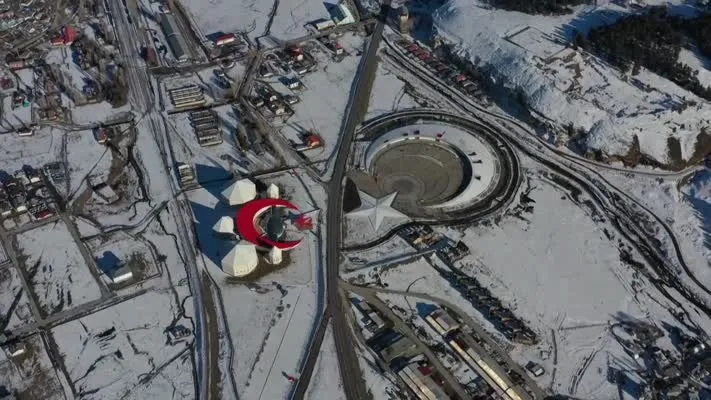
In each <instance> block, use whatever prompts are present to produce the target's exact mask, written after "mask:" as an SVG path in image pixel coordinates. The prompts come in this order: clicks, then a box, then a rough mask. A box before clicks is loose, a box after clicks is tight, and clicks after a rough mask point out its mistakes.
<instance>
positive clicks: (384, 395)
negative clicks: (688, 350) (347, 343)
mask: <svg viewBox="0 0 711 400" xmlns="http://www.w3.org/2000/svg"><path fill="white" fill-rule="evenodd" d="M357 351H358V353H359V354H358V355H359V356H360V357H358V362H359V364H360V370H361V371H362V372H363V379H364V380H365V386H366V389H367V390H368V391H369V392H370V393H372V395H373V399H374V400H391V399H397V398H400V397H398V396H402V395H403V391H402V390H400V389H399V388H398V386H397V384H396V383H395V382H396V381H397V379H398V378H396V377H395V376H390V375H388V374H387V373H384V372H381V371H380V369H379V367H378V364H377V363H376V361H375V358H374V356H373V355H372V354H371V353H370V352H369V351H368V350H364V349H363V348H362V347H359V348H358V350H357Z"/></svg>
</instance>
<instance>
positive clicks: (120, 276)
mask: <svg viewBox="0 0 711 400" xmlns="http://www.w3.org/2000/svg"><path fill="white" fill-rule="evenodd" d="M109 278H111V283H113V284H118V283H123V282H126V281H128V280H129V279H132V278H133V272H132V271H131V268H129V267H128V265H123V266H121V267H119V268H116V269H115V270H113V271H111V273H110V274H109Z"/></svg>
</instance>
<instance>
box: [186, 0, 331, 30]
mask: <svg viewBox="0 0 711 400" xmlns="http://www.w3.org/2000/svg"><path fill="white" fill-rule="evenodd" d="M181 3H182V4H184V5H185V8H186V9H187V11H188V12H189V13H190V16H191V18H192V20H193V22H194V23H195V24H196V25H197V26H198V29H199V30H200V31H201V33H202V34H203V35H205V36H213V35H215V36H216V34H217V33H222V32H224V33H228V32H239V33H247V34H248V36H249V37H250V38H251V39H255V38H258V37H260V36H263V35H267V34H271V35H272V36H273V37H274V38H276V39H278V40H292V39H296V38H299V37H303V36H306V35H307V34H309V31H308V30H307V29H306V28H305V25H307V24H309V23H311V22H314V21H317V20H321V19H330V18H331V17H332V15H331V12H330V9H331V7H334V6H335V4H336V3H337V1H336V0H327V1H322V0H288V1H281V2H276V3H273V2H271V1H256V0H213V1H209V2H205V1H199V0H184V1H182V2H181ZM274 6H277V8H276V10H275V12H274V16H273V20H272V21H271V24H270V14H271V13H272V12H273V7H274Z"/></svg>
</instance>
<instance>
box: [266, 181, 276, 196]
mask: <svg viewBox="0 0 711 400" xmlns="http://www.w3.org/2000/svg"><path fill="white" fill-rule="evenodd" d="M267 197H269V198H270V199H278V198H279V186H277V185H275V184H273V183H272V184H271V185H269V187H268V188H267Z"/></svg>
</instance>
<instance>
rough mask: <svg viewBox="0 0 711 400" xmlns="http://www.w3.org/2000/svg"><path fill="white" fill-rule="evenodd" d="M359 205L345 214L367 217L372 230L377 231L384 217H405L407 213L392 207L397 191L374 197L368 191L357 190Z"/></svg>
mask: <svg viewBox="0 0 711 400" xmlns="http://www.w3.org/2000/svg"><path fill="white" fill-rule="evenodd" d="M358 195H359V196H360V207H358V208H356V209H355V210H353V211H350V212H349V213H348V214H347V215H349V216H351V217H356V218H368V220H369V221H370V225H371V226H372V227H373V230H374V231H376V232H377V231H378V229H379V228H380V225H381V224H382V223H383V219H385V218H407V215H405V214H403V213H401V212H400V211H397V210H396V209H394V208H393V207H392V204H393V201H394V200H395V197H396V196H397V192H393V193H390V194H389V195H387V196H384V197H381V198H378V199H376V198H375V197H373V196H371V195H369V194H368V193H365V192H363V191H362V190H358Z"/></svg>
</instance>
